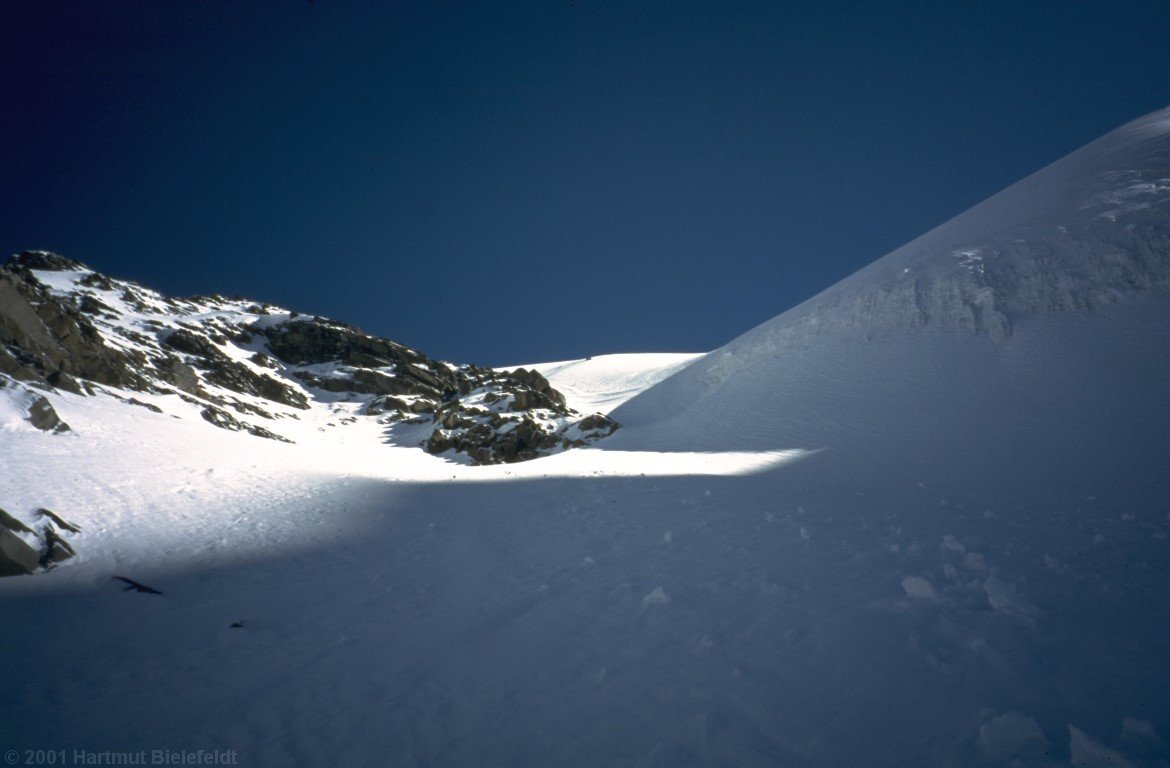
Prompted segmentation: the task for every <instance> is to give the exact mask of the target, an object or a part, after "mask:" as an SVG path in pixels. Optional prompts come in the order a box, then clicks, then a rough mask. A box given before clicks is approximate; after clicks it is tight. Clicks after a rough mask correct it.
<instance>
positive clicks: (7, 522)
mask: <svg viewBox="0 0 1170 768" xmlns="http://www.w3.org/2000/svg"><path fill="white" fill-rule="evenodd" d="M0 528H7V529H8V530H10V531H14V532H16V533H32V532H33V529H32V528H29V527H28V526H27V525H25V524H24V523H22V522H20V521H19V520H17V519H16V518H15V517H13V516H12V515H10V514H8V513H7V512H5V511H4V510H3V509H0Z"/></svg>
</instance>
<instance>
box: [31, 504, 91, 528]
mask: <svg viewBox="0 0 1170 768" xmlns="http://www.w3.org/2000/svg"><path fill="white" fill-rule="evenodd" d="M36 514H37V517H45V518H48V519H49V520H51V521H52V522H53V524H54V525H56V526H57V527H58V528H60V529H61V530H63V531H69V532H70V533H81V528H80V527H79V526H76V525H74V524H73V523H69V522H66V521H65V520H63V519H62V518H61V517H60V516H59V515H58V514H57V513H56V512H54V511H53V510H51V509H45V508H44V507H41V508H40V509H38V510H37V513H36Z"/></svg>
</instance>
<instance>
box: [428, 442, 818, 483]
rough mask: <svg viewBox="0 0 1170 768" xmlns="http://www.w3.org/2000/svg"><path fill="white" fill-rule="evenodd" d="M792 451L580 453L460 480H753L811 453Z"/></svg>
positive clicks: (478, 470)
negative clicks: (709, 477) (702, 477)
mask: <svg viewBox="0 0 1170 768" xmlns="http://www.w3.org/2000/svg"><path fill="white" fill-rule="evenodd" d="M816 452H817V451H814V450H805V449H803V448H793V449H789V450H776V451H721V452H697V451H695V452H678V453H670V452H665V451H607V450H604V449H599V448H581V449H578V450H575V451H568V452H566V453H561V454H557V455H555V456H549V457H546V458H542V459H536V460H535V461H529V462H525V463H523V464H497V465H492V466H487V467H471V468H468V470H465V471H462V472H459V473H458V474H457V475H456V476H455V477H452V478H443V479H459V480H476V481H484V480H487V481H492V480H513V479H524V478H544V477H594V476H597V477H677V476H683V475H717V476H734V475H754V474H758V473H760V472H767V471H768V470H771V469H776V468H777V467H781V466H784V465H786V464H791V463H793V462H796V461H799V460H800V459H803V458H805V457H807V456H811V455H812V454H814V453H816Z"/></svg>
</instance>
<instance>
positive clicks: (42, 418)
mask: <svg viewBox="0 0 1170 768" xmlns="http://www.w3.org/2000/svg"><path fill="white" fill-rule="evenodd" d="M28 420H29V421H30V422H31V423H32V425H33V426H34V427H36V428H37V429H39V430H42V431H44V432H56V433H58V434H60V433H61V432H68V431H69V425H68V424H66V423H65V422H63V421H61V417H60V416H58V415H57V411H56V410H54V409H53V404H52V403H50V402H49V399H48V398H47V397H44V396H42V397H38V398H37V399H36V400H35V401H34V402H33V404H32V405H31V406H29V409H28Z"/></svg>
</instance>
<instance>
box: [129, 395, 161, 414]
mask: <svg viewBox="0 0 1170 768" xmlns="http://www.w3.org/2000/svg"><path fill="white" fill-rule="evenodd" d="M126 402H128V403H130V405H137V406H138V407H140V408H145V409H146V410H148V411H154V412H155V413H162V412H163V409H162V408H159V407H158V406H157V405H155V404H154V403H144V402H142V401H141V400H139V399H138V398H136V397H132V398H130V399H129V400H127V401H126Z"/></svg>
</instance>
